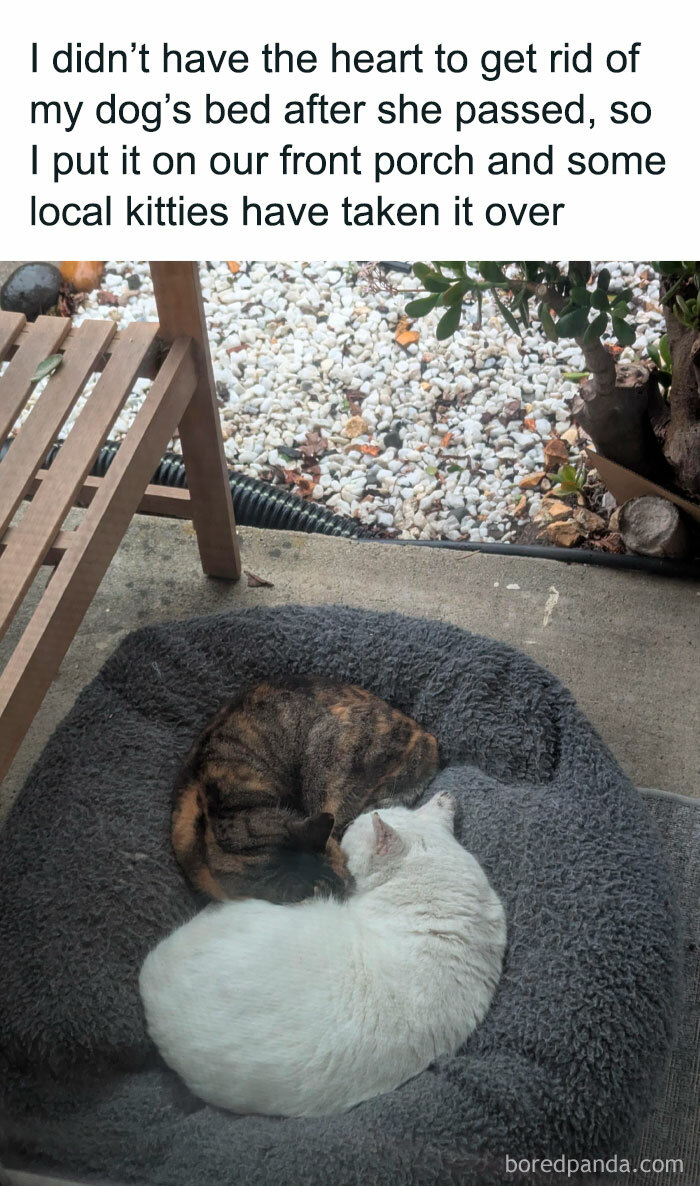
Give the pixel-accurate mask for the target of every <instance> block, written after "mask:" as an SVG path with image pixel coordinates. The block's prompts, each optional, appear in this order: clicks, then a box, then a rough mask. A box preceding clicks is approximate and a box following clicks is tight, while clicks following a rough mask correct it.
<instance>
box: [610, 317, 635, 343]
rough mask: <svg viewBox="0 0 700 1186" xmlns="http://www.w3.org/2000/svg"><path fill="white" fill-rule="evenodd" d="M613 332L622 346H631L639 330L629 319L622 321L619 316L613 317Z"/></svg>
mask: <svg viewBox="0 0 700 1186" xmlns="http://www.w3.org/2000/svg"><path fill="white" fill-rule="evenodd" d="M612 327H613V333H614V335H615V337H616V338H617V340H618V342H619V343H620V345H621V346H631V345H632V344H633V343H634V342H635V341H636V338H637V331H636V330H635V328H634V326H632V325H630V323H629V321H620V320H618V318H617V317H613V319H612Z"/></svg>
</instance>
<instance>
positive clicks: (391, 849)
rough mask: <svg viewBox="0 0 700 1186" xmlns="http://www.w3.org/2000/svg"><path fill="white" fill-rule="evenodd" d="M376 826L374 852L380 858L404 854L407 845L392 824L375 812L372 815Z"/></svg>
mask: <svg viewBox="0 0 700 1186" xmlns="http://www.w3.org/2000/svg"><path fill="white" fill-rule="evenodd" d="M372 824H373V826H374V842H375V848H374V851H375V853H376V855H377V856H378V857H388V856H397V855H398V854H399V853H400V852H403V850H404V848H405V845H404V842H403V840H402V839H401V837H400V836H399V834H398V832H397V831H395V829H394V828H392V827H391V825H390V824H387V823H385V822H384V820H383V819H382V817H381V816H380V815H379V814H378V813H377V812H376V811H375V812H374V814H373V815H372Z"/></svg>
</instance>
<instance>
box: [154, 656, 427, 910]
mask: <svg viewBox="0 0 700 1186" xmlns="http://www.w3.org/2000/svg"><path fill="white" fill-rule="evenodd" d="M437 765H438V753H437V742H436V740H435V738H434V737H433V736H432V734H431V733H426V732H425V730H423V729H421V728H420V726H419V725H417V724H416V722H415V721H413V720H411V718H410V717H407V716H405V715H404V714H403V713H402V712H399V711H398V710H397V709H395V708H391V707H390V705H388V704H386V703H385V702H384V701H383V700H380V699H378V697H376V696H373V695H372V694H371V693H370V692H367V691H365V690H364V688H360V687H356V686H355V685H352V684H341V683H333V682H331V681H328V680H323V679H318V678H309V679H296V680H287V681H281V680H280V681H268V682H265V683H261V684H258V685H257V686H256V687H254V688H252V689H250V690H249V691H247V692H246V693H244V695H242V696H241V697H240V699H238V700H236V701H234V702H233V703H232V704H229V705H227V706H226V707H225V708H223V709H221V711H220V712H218V713H217V715H216V716H215V717H214V718H213V720H212V721H210V722H209V724H207V725H206V727H205V728H204V730H203V732H202V733H201V734H200V735H199V737H198V738H197V740H196V741H195V743H194V745H193V746H192V748H191V749H190V752H189V754H188V755H187V758H186V759H185V763H184V766H183V769H182V771H181V773H180V776H179V778H178V781H177V785H176V787H175V796H174V804H173V815H172V844H173V848H174V850H175V855H176V857H177V859H178V861H179V863H180V866H181V867H182V869H183V872H184V873H185V876H186V877H187V878H188V880H189V881H190V883H191V884H192V886H193V887H194V888H195V889H197V890H200V891H203V892H204V893H206V894H208V895H209V896H210V897H213V898H218V899H222V900H223V899H227V898H247V897H254V898H265V899H267V900H268V901H270V902H278V903H284V902H298V901H302V900H303V899H304V898H308V897H310V896H313V895H314V893H331V894H336V895H338V896H342V895H343V893H344V892H345V890H346V889H347V888H348V883H349V878H348V874H347V870H346V863H345V857H344V855H343V853H342V852H341V850H340V846H339V840H340V838H341V836H342V835H343V832H344V831H345V829H346V828H347V826H348V825H349V824H350V823H351V822H352V821H353V820H354V819H355V818H356V817H357V816H358V815H360V814H361V812H364V811H367V810H369V809H370V808H373V807H379V806H384V805H388V804H395V803H400V804H407V805H410V804H412V803H415V802H416V800H417V799H418V798H419V796H420V794H421V793H422V791H423V789H424V787H425V786H426V784H427V783H428V782H429V781H430V779H431V778H432V777H433V775H434V774H435V772H436V770H437Z"/></svg>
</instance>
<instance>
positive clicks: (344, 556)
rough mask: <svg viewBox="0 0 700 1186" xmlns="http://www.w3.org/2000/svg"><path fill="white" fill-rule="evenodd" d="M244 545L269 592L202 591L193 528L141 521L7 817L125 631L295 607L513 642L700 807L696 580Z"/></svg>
mask: <svg viewBox="0 0 700 1186" xmlns="http://www.w3.org/2000/svg"><path fill="white" fill-rule="evenodd" d="M240 537H241V544H242V560H243V567H244V568H245V569H248V570H250V571H251V572H253V573H255V574H256V575H257V576H259V577H262V578H264V579H266V580H268V581H271V582H272V583H273V587H272V588H259V587H258V588H249V587H248V585H247V579H246V577H245V576H244V577H243V578H242V580H241V582H240V583H239V584H237V585H233V584H228V583H225V582H220V581H213V580H208V579H207V578H205V577H204V576H203V575H202V572H201V569H200V567H199V558H198V553H197V547H196V542H195V538H194V532H193V529H192V527H191V526H190V525H189V524H186V523H183V522H181V521H179V520H170V519H154V518H147V517H144V516H137V518H136V519H135V520H134V521H133V523H132V525H131V527H130V528H129V531H128V532H127V535H126V537H125V539H124V541H123V543H122V546H121V548H120V549H119V551H118V553H117V555H116V557H115V559H114V561H113V562H112V565H111V568H110V570H109V572H108V574H107V576H106V577H105V579H104V581H103V583H102V586H101V588H100V590H99V592H98V594H97V596H96V598H95V600H94V602H93V605H92V607H91V609H90V611H89V612H88V615H87V617H86V619H85V621H84V623H83V625H82V628H81V630H80V631H79V633H78V635H77V637H76V639H75V641H74V642H73V645H72V647H71V649H70V651H69V653H68V655H67V657H66V659H65V661H64V663H63V666H62V669H61V672H60V674H59V677H58V679H57V680H56V681H55V682H54V684H53V687H52V688H51V691H50V692H49V694H48V696H47V697H46V700H45V701H44V704H43V707H42V709H41V711H40V712H39V714H38V716H37V718H36V720H35V722H34V724H33V726H32V728H31V730H30V732H29V734H28V736H27V738H26V739H25V742H24V745H23V746H22V749H21V751H20V753H19V755H18V757H17V759H16V761H15V763H14V766H13V768H12V770H11V771H10V774H9V775H8V777H7V779H6V780H5V783H4V784H3V787H2V789H1V790H0V818H2V816H3V815H4V813H5V812H6V811H7V809H8V807H9V805H10V803H11V801H12V799H13V797H14V795H15V794H16V792H17V791H18V790H19V788H20V786H21V785H22V783H23V781H24V779H25V777H26V775H27V773H28V771H29V769H30V768H31V765H32V764H33V762H34V761H35V759H36V758H37V757H38V755H39V753H40V752H41V749H42V747H43V746H44V744H45V742H46V740H47V738H48V736H49V734H50V733H51V731H52V730H53V729H54V728H55V726H56V725H57V724H58V722H59V721H60V720H61V719H62V718H63V717H64V716H65V714H66V712H67V711H68V709H69V708H70V706H71V705H72V703H73V701H74V699H75V697H76V696H77V694H78V693H79V691H80V690H81V689H82V688H83V687H84V686H85V684H86V683H87V682H88V681H89V680H90V679H92V677H93V676H94V675H95V673H96V672H97V670H98V669H99V667H100V666H101V665H102V663H103V662H104V661H105V659H106V658H107V656H108V655H109V653H110V652H111V650H112V649H113V648H114V647H115V646H116V645H117V644H118V642H119V641H120V640H121V638H122V637H123V636H124V634H126V633H127V632H128V631H130V630H133V629H135V628H136V627H139V626H143V625H146V624H149V623H153V622H158V621H162V620H164V619H175V618H184V617H189V616H191V615H196V614H207V613H217V612H220V611H222V610H226V609H236V608H242V607H249V606H255V605H279V604H285V603H295V602H298V603H302V604H305V605H312V604H322V603H324V602H343V603H345V604H348V605H354V606H364V607H366V608H369V609H377V610H399V611H401V612H402V613H406V614H414V615H418V616H422V617H435V618H440V619H443V620H446V621H451V622H453V623H455V624H456V625H458V626H463V627H466V628H467V629H469V630H474V631H476V632H478V633H482V634H487V635H490V636H491V637H493V638H497V639H501V640H503V641H504V642H507V643H510V644H512V645H514V646H516V647H518V648H519V649H521V650H523V651H525V652H527V653H528V654H529V655H531V656H532V657H533V658H534V659H535V660H537V662H539V663H541V664H543V666H545V667H547V668H549V670H550V671H552V672H554V673H555V674H556V675H558V676H559V677H560V678H561V679H562V680H563V682H564V683H565V684H566V685H567V686H568V687H569V688H570V689H571V690H572V692H573V693H574V695H575V697H576V699H577V700H578V702H579V704H580V706H581V708H582V709H583V711H584V712H585V713H586V714H587V715H588V717H589V718H590V720H591V721H592V722H593V723H594V725H595V726H596V728H597V729H598V731H599V732H600V733H601V735H602V736H603V738H604V739H605V740H606V742H607V744H608V745H609V746H610V748H611V750H612V752H613V753H614V755H615V756H616V758H617V759H618V761H619V762H620V763H621V765H622V766H623V767H624V769H625V770H626V771H627V773H628V774H629V775H630V777H631V778H632V779H633V780H634V782H635V783H636V784H637V785H638V786H647V787H658V788H661V789H663V790H666V791H675V792H679V793H681V794H684V795H693V796H697V797H700V743H699V741H698V704H700V583H698V582H685V581H675V580H669V579H668V578H660V577H652V576H646V575H644V574H641V573H633V572H620V571H615V570H612V569H606V568H595V567H588V566H583V565H566V564H562V563H558V562H557V561H548V560H530V559H523V558H521V557H517V556H489V555H483V554H481V553H468V552H463V553H459V552H450V551H439V550H437V549H425V548H417V547H410V546H405V547H403V546H398V545H395V544H381V543H361V542H357V541H351V540H341V539H335V538H329V537H325V536H319V535H302V534H298V533H292V532H279V531H262V530H258V529H254V528H242V529H241V531H240ZM38 593H39V589H38V588H35V589H34V590H33V591H32V592H31V593H30V595H29V596H28V598H27V601H26V603H25V606H24V607H23V611H22V614H21V621H20V622H19V623H17V625H22V624H23V622H24V621H26V618H27V616H28V614H29V612H30V611H31V608H32V604H33V603H34V602H35V601H36V598H37V597H38ZM13 633H14V635H15V637H16V630H15V631H14V632H13ZM11 643H12V636H10V637H8V639H6V640H5V643H4V645H3V646H2V647H0V665H1V663H2V659H3V652H5V650H6V647H9V645H11Z"/></svg>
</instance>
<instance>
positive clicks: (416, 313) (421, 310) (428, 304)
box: [405, 293, 438, 317]
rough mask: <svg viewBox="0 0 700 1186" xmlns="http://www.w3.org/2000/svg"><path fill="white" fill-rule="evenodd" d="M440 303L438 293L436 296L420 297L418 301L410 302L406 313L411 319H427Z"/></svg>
mask: <svg viewBox="0 0 700 1186" xmlns="http://www.w3.org/2000/svg"><path fill="white" fill-rule="evenodd" d="M437 302H438V297H437V293H436V294H435V295H434V296H429V297H420V298H419V299H418V300H417V301H409V303H408V304H407V305H406V309H405V312H406V314H407V315H408V316H409V317H425V315H426V313H429V312H430V310H431V309H434V308H435V306H436V304H437Z"/></svg>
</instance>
